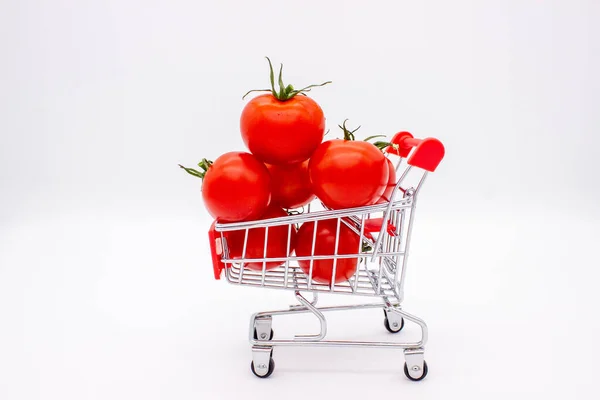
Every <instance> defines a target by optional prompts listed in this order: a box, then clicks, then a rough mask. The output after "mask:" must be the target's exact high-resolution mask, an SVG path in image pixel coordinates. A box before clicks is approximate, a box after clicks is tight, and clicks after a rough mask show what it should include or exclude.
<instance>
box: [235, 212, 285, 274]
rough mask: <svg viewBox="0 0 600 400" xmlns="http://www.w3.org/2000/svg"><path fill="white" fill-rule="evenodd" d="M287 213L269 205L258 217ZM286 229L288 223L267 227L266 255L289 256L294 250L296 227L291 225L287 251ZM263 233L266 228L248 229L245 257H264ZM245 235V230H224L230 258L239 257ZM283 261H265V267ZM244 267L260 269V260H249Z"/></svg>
mask: <svg viewBox="0 0 600 400" xmlns="http://www.w3.org/2000/svg"><path fill="white" fill-rule="evenodd" d="M287 215H288V214H287V213H286V212H285V211H284V210H282V209H281V208H279V207H275V206H269V208H268V209H267V211H266V212H265V213H264V214H263V215H262V216H261V217H260V219H267V218H277V217H285V216H287ZM288 229H289V225H280V226H275V227H270V228H269V235H268V237H267V257H277V258H283V257H287V256H289V254H290V253H291V252H292V251H293V250H294V245H295V242H296V227H295V226H293V225H292V227H291V230H290V231H289V232H291V235H289V236H290V251H289V252H288V251H287V249H288V247H287V246H288ZM265 234H266V228H253V229H250V230H248V241H247V243H246V257H245V258H264V249H265ZM245 235H246V233H245V230H241V231H229V232H225V233H224V236H225V239H226V240H227V246H228V248H229V257H230V258H234V259H235V258H241V257H242V254H243V251H244V236H245ZM282 264H283V262H279V261H273V262H267V263H266V269H267V270H270V269H273V268H277V267H278V266H280V265H282ZM244 268H248V269H251V270H254V271H262V268H263V263H262V262H258V261H256V262H250V263H247V264H245V265H244Z"/></svg>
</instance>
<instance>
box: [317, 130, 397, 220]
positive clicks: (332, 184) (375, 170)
mask: <svg viewBox="0 0 600 400" xmlns="http://www.w3.org/2000/svg"><path fill="white" fill-rule="evenodd" d="M386 160H387V159H386V157H385V156H384V155H383V153H381V151H380V150H379V149H377V147H375V146H373V145H372V144H371V143H368V142H361V141H354V140H341V139H334V140H329V141H327V142H324V143H322V144H321V145H320V146H319V147H318V148H317V150H316V151H315V153H314V154H313V155H312V157H311V159H310V162H309V165H308V172H309V175H310V181H311V183H312V186H313V190H314V192H315V194H316V195H317V197H319V199H321V201H323V203H324V204H325V205H326V206H328V207H329V208H336V209H339V208H351V207H359V206H365V205H371V204H375V203H376V202H377V201H378V200H379V198H381V195H382V194H383V192H384V191H385V189H386V186H387V183H388V176H389V172H388V165H387V161H386Z"/></svg>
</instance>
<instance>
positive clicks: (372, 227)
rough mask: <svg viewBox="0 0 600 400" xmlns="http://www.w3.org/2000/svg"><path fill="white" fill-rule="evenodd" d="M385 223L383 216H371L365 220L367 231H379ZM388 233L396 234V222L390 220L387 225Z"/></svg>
mask: <svg viewBox="0 0 600 400" xmlns="http://www.w3.org/2000/svg"><path fill="white" fill-rule="evenodd" d="M382 224H383V218H371V219H367V220H365V232H368V233H371V232H379V231H380V230H381V225H382ZM387 232H388V234H390V235H392V236H395V235H396V227H395V226H394V224H392V223H390V222H389V221H388V226H387Z"/></svg>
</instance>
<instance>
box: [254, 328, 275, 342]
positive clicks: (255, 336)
mask: <svg viewBox="0 0 600 400" xmlns="http://www.w3.org/2000/svg"><path fill="white" fill-rule="evenodd" d="M273 334H274V333H273V329H271V334H270V335H269V338H268V339H266V338H265V339H260V340H271V339H273ZM254 340H259V339H258V334H257V333H256V328H254Z"/></svg>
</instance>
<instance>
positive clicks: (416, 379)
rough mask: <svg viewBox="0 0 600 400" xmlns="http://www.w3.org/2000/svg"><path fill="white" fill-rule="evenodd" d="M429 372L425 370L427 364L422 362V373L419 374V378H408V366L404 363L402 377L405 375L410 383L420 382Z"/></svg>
mask: <svg viewBox="0 0 600 400" xmlns="http://www.w3.org/2000/svg"><path fill="white" fill-rule="evenodd" d="M428 371H429V370H428V369H427V362H426V361H423V373H422V374H421V376H420V377H418V378H413V377H412V376H410V374H409V373H408V366H407V365H406V363H404V375H406V377H407V378H408V379H410V380H411V381H420V380H423V378H425V377H426V376H427V372H428Z"/></svg>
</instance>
